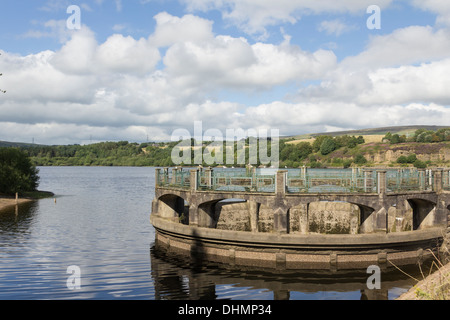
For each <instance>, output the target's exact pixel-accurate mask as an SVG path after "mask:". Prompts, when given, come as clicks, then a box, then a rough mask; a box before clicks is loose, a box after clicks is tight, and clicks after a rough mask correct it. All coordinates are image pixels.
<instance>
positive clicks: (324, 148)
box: [320, 138, 336, 155]
mask: <svg viewBox="0 0 450 320" xmlns="http://www.w3.org/2000/svg"><path fill="white" fill-rule="evenodd" d="M334 150H336V142H335V141H334V140H333V138H326V139H325V140H323V142H322V144H321V145H320V153H321V154H322V155H327V154H329V153H331V152H333V151H334Z"/></svg>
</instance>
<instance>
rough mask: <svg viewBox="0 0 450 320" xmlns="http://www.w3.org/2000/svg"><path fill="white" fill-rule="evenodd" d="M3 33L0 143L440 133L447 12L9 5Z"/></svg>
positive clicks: (188, 3) (148, 3)
mask: <svg viewBox="0 0 450 320" xmlns="http://www.w3.org/2000/svg"><path fill="white" fill-rule="evenodd" d="M70 5H77V6H78V7H79V8H80V12H81V16H80V20H81V25H82V27H81V29H79V30H69V29H68V28H67V24H66V21H67V19H68V18H69V17H70V14H68V13H67V8H68V7H69V6H70ZM370 5H377V6H378V7H379V8H380V10H381V11H380V18H381V28H380V29H372V30H371V29H368V28H367V25H366V21H367V20H368V19H369V17H371V13H367V12H366V10H367V8H368V7H369V6H370ZM0 28H1V30H2V32H1V33H0V53H1V56H0V73H3V76H2V77H0V89H2V90H6V91H7V92H6V94H2V95H1V96H0V140H9V141H25V142H30V141H32V139H34V141H35V142H37V143H45V144H71V143H89V142H90V141H91V139H94V140H95V141H106V140H129V141H137V142H140V141H145V140H146V139H147V137H149V139H151V140H170V138H171V135H172V133H173V132H174V131H175V130H176V129H180V128H184V129H187V130H190V131H192V130H193V126H194V122H195V121H202V122H203V127H204V128H215V129H218V130H221V131H222V132H224V133H225V130H226V129H238V128H242V129H245V130H248V129H260V128H261V129H263V128H265V129H270V128H273V129H279V130H280V133H281V134H282V135H295V134H302V133H311V132H323V131H334V130H347V129H356V128H367V127H379V126H390V125H410V124H429V125H431V124H434V125H447V124H449V121H448V119H449V117H448V116H449V101H450V94H449V93H448V90H447V89H446V88H448V84H449V77H448V76H447V75H448V72H449V71H450V70H447V69H450V2H449V1H446V0H423V1H419V0H379V1H366V0H342V1H333V0H316V1H312V0H289V1H288V0H280V1H278V2H273V1H266V0H261V1H254V0H231V1H222V0H202V1H201V0H169V1H163V0H128V1H123V0H91V1H89V0H86V1H84V0H67V1H65V0H60V1H57V0H34V1H30V0H28V1H25V0H16V1H3V3H2V10H1V12H0Z"/></svg>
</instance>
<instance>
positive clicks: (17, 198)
mask: <svg viewBox="0 0 450 320" xmlns="http://www.w3.org/2000/svg"><path fill="white" fill-rule="evenodd" d="M18 203H19V193H18V192H16V204H18Z"/></svg>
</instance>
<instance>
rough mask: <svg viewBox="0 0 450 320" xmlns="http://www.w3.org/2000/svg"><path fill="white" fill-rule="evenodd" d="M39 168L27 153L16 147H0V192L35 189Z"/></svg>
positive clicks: (37, 183) (8, 192) (37, 182)
mask: <svg viewBox="0 0 450 320" xmlns="http://www.w3.org/2000/svg"><path fill="white" fill-rule="evenodd" d="M38 172H39V170H38V169H36V167H35V166H34V165H33V164H32V163H31V160H30V158H29V157H28V155H27V154H26V153H25V152H24V151H21V150H19V149H16V148H0V192H1V193H5V194H14V193H16V192H19V193H21V192H25V191H35V190H36V189H37V187H38V185H39V176H38Z"/></svg>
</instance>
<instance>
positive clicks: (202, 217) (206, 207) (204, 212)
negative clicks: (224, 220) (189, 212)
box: [197, 202, 217, 228]
mask: <svg viewBox="0 0 450 320" xmlns="http://www.w3.org/2000/svg"><path fill="white" fill-rule="evenodd" d="M215 208H216V203H215V202H209V203H205V204H202V205H201V206H199V207H198V210H197V213H198V226H199V227H204V228H215V227H216V225H217V221H216V219H215Z"/></svg>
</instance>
